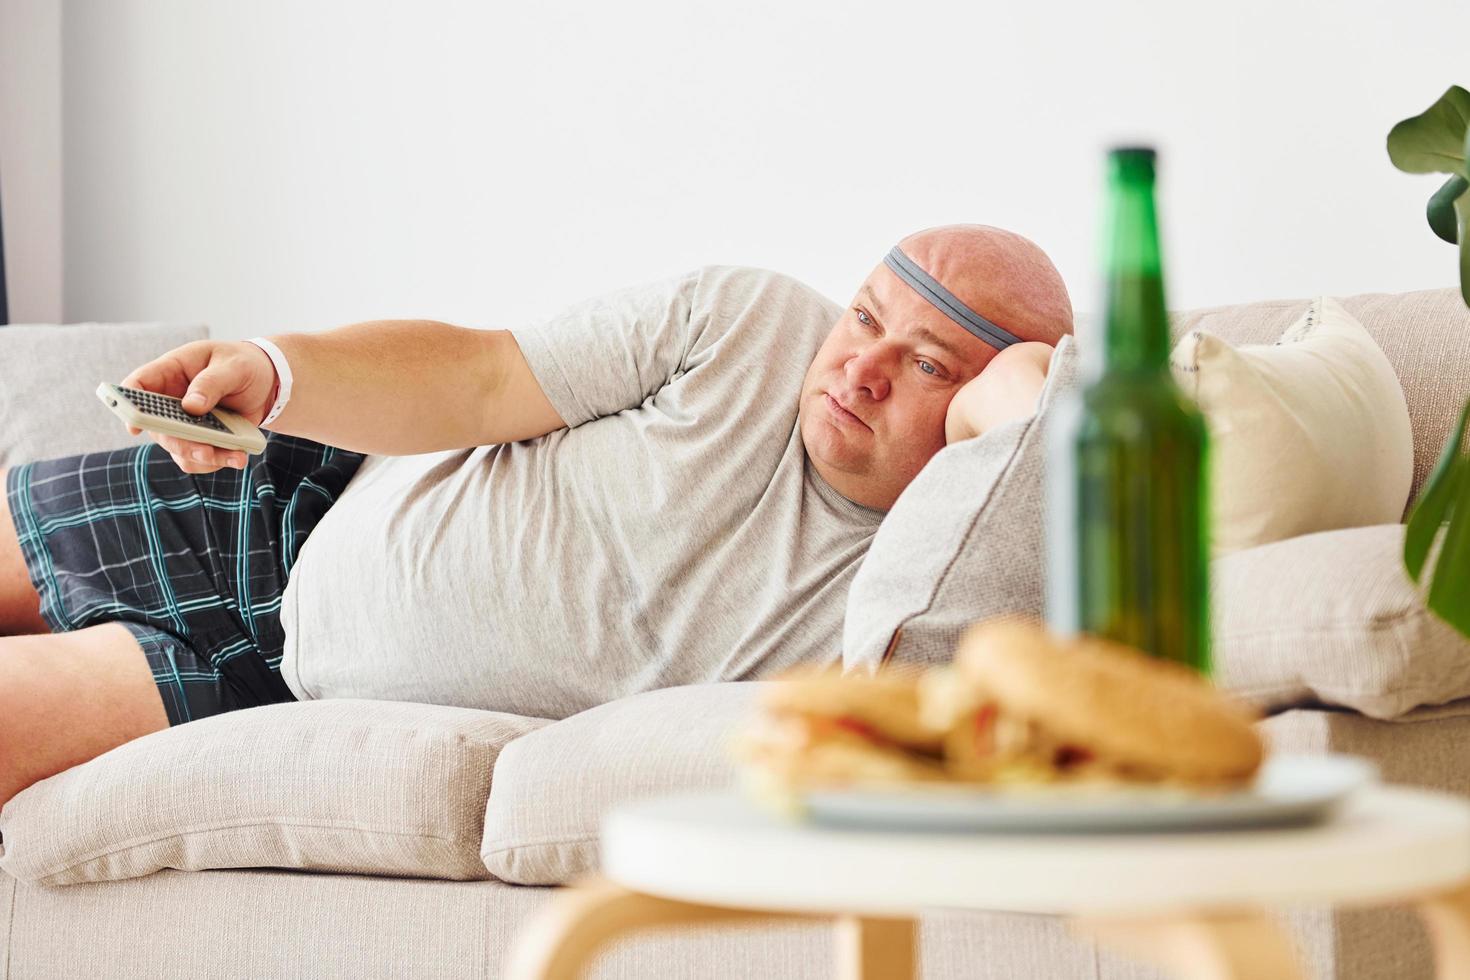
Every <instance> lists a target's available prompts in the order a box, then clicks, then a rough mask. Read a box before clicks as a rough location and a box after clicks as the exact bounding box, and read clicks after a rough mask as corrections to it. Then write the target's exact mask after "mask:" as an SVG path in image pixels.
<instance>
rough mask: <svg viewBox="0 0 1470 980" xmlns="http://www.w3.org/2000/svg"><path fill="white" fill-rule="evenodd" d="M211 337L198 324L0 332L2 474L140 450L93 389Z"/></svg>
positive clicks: (16, 328)
mask: <svg viewBox="0 0 1470 980" xmlns="http://www.w3.org/2000/svg"><path fill="white" fill-rule="evenodd" d="M208 336H209V328H207V327H205V326H201V325H198V324H168V323H78V324H71V325H67V326H57V325H51V324H17V325H15V326H9V327H0V419H4V420H5V425H4V426H3V427H0V468H4V467H9V466H15V465H17V464H20V463H25V462H29V461H31V460H36V459H52V458H55V457H58V456H72V455H76V454H78V453H86V452H99V451H102V450H106V449H119V448H122V447H124V446H130V445H137V444H139V442H140V440H139V438H138V437H135V436H130V435H128V432H127V430H126V429H125V428H123V425H122V423H121V422H119V421H118V419H117V417H116V416H114V415H113V414H112V413H110V412H108V411H107V410H106V408H104V407H103V405H102V403H101V402H99V401H98V400H97V397H96V396H95V395H94V394H93V392H94V391H95V390H96V388H97V384H98V382H101V381H114V382H116V381H121V380H122V379H123V378H124V377H126V376H127V375H128V373H129V372H130V371H132V370H133V368H135V367H137V366H138V365H140V364H143V363H145V362H147V361H150V360H152V359H153V358H155V357H157V356H158V355H159V354H162V353H164V352H165V351H168V350H172V349H173V348H175V347H178V346H179V345H181V344H187V343H189V342H190V341H194V340H202V339H204V338H206V337H208Z"/></svg>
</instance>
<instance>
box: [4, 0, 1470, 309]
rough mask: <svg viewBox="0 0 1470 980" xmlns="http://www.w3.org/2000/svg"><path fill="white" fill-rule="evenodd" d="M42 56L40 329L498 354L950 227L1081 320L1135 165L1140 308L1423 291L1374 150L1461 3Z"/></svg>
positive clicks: (1441, 269) (211, 42)
mask: <svg viewBox="0 0 1470 980" xmlns="http://www.w3.org/2000/svg"><path fill="white" fill-rule="evenodd" d="M3 2H4V3H6V4H14V3H17V2H21V0H3ZM62 39H63V55H64V57H63V72H62V74H63V79H64V134H65V162H66V167H65V181H64V188H65V232H64V241H65V289H64V309H65V316H66V317H67V318H68V319H71V320H77V319H93V318H96V319H135V318H136V319H166V320H203V321H207V322H209V323H210V324H211V325H212V326H213V327H214V329H215V331H216V333H217V334H218V335H222V336H247V335H250V334H253V333H257V332H275V331H281V330H297V329H320V328H324V327H328V326H333V325H336V324H339V323H345V322H351V321H353V320H358V319H367V318H374V317H391V316H424V317H434V318H440V319H445V320H450V321H453V322H459V323H466V324H476V325H484V326H494V325H508V324H511V323H516V322H519V321H522V320H523V319H525V318H529V317H534V316H539V315H543V314H546V313H550V312H552V311H553V310H555V309H556V308H558V307H560V306H561V305H563V304H565V303H567V302H570V301H572V300H574V299H577V298H580V297H583V296H586V295H590V294H593V293H596V292H598V291H601V290H604V289H609V288H613V287H616V286H619V285H622V284H625V283H629V282H635V281H640V280H646V279H651V278H654V277H658V276H662V275H665V274H671V273H674V272H677V271H680V270H682V269H684V268H687V267H692V266H695V265H699V264H702V263H706V262H731V263H749V264H755V265H764V266H769V267H773V268H778V269H781V270H783V271H787V272H790V273H793V274H795V275H797V276H799V277H801V278H803V279H805V280H806V281H808V282H810V283H812V284H813V285H815V286H817V287H818V288H820V289H822V290H823V291H825V292H827V293H828V294H829V295H831V296H833V297H834V298H836V299H838V300H842V301H845V300H846V299H847V298H848V297H849V296H850V294H851V291H852V289H853V288H854V287H855V286H856V284H857V283H858V281H859V280H860V279H861V278H862V276H863V275H865V274H866V273H867V271H868V270H869V269H870V268H871V267H872V265H873V264H874V263H876V262H877V261H878V260H879V259H880V258H881V256H882V254H883V252H884V251H885V250H886V249H887V248H888V247H889V245H890V244H891V243H892V242H893V241H894V240H895V239H897V238H898V237H900V236H901V235H902V234H904V233H906V232H908V231H911V230H915V229H918V228H921V227H925V226H928V225H932V224H937V223H943V222H950V221H984V222H990V223H994V224H999V225H1004V226H1007V227H1011V228H1014V229H1016V230H1018V231H1021V232H1022V233H1024V234H1027V235H1029V236H1030V237H1032V238H1034V239H1035V240H1036V241H1037V242H1039V243H1040V244H1041V245H1042V246H1043V247H1045V248H1046V249H1048V250H1049V251H1050V252H1051V254H1052V255H1053V257H1054V259H1055V260H1056V262H1057V264H1058V266H1059V267H1060V268H1061V270H1062V272H1063V274H1064V275H1065V276H1066V278H1067V279H1068V281H1069V283H1071V284H1072V287H1073V295H1074V303H1075V304H1076V305H1077V307H1078V308H1079V309H1086V308H1091V307H1095V306H1096V305H1097V299H1096V296H1095V293H1094V289H1093V270H1094V267H1095V264H1096V261H1097V255H1096V250H1095V241H1096V238H1097V225H1098V213H1097V208H1098V203H1099V193H1100V190H1101V178H1102V168H1101V164H1102V158H1101V154H1102V151H1103V149H1104V148H1105V147H1106V146H1107V145H1108V144H1110V143H1112V142H1116V141H1128V140H1140V139H1142V140H1152V141H1156V142H1157V143H1158V144H1159V145H1160V147H1161V150H1162V167H1163V171H1162V178H1161V179H1162V195H1163V197H1162V201H1163V208H1164V211H1163V218H1164V222H1165V236H1166V249H1167V255H1168V261H1169V267H1168V274H1169V285H1170V289H1171V296H1170V300H1171V305H1173V306H1176V307H1184V306H1196V305H1204V304H1212V303H1220V302H1235V301H1243V300H1253V299H1261V298H1266V297H1278V296H1300V295H1305V294H1307V293H1311V292H1316V291H1323V292H1330V293H1348V292H1361V291H1369V290H1405V289H1414V288H1423V287H1431V286H1446V285H1451V284H1452V283H1453V282H1454V270H1455V259H1454V253H1453V250H1452V249H1451V248H1450V247H1449V246H1447V245H1444V244H1442V243H1440V242H1439V241H1438V240H1437V239H1435V238H1434V237H1433V236H1432V235H1431V233H1430V232H1429V230H1428V228H1427V226H1426V225H1425V223H1424V218H1423V206H1424V202H1425V200H1426V199H1427V198H1428V196H1429V194H1430V193H1431V192H1432V191H1433V189H1434V188H1435V187H1436V186H1438V183H1437V181H1436V179H1435V178H1433V177H1420V178H1414V177H1409V176H1406V175H1403V174H1400V173H1398V172H1397V171H1395V170H1394V169H1393V168H1392V166H1391V165H1390V164H1389V162H1388V159H1387V156H1386V154H1385V152H1384V149H1383V142H1384V136H1385V134H1386V133H1387V131H1388V129H1389V127H1390V126H1391V125H1392V124H1393V123H1394V122H1396V121H1397V120H1399V119H1401V118H1403V117H1405V116H1407V115H1411V114H1413V113H1416V112H1419V111H1421V110H1422V109H1424V108H1425V107H1426V106H1428V105H1429V103H1430V102H1431V101H1433V100H1434V99H1435V98H1437V97H1438V96H1439V94H1440V93H1441V92H1442V91H1443V90H1444V89H1445V88H1446V87H1447V86H1448V85H1449V84H1450V83H1451V82H1459V83H1461V84H1470V57H1467V54H1470V4H1466V3H1465V2H1464V0H1418V2H1397V3H1390V2H1383V3H1369V2H1362V0H1337V2H1316V3H1305V2H1293V0H1270V2H1267V0H1246V2H1235V3H1210V4H1199V3H1188V2H1180V0H1136V2H1131V3H1106V4H1098V3H1077V4H1067V5H1058V4H1046V3H1037V4H1027V3H1025V2H1017V0H1012V2H1008V3H939V2H932V0H930V2H923V0H921V2H907V3H895V2H893V0H885V2H871V0H847V2H838V0H780V2H773V0H756V2H726V3H722V4H718V5H715V4H695V3H691V2H688V0H668V2H646V0H634V2H626V3H617V4H592V3H587V4H575V5H574V4H567V3H560V4H534V3H524V2H516V3H509V2H506V3H495V4H486V3H474V2H452V0H418V2H415V3H412V4H409V3H365V2H351V3H349V2H346V0H331V2H328V0H252V2H250V3H229V2H225V0H212V2H204V0H69V2H67V4H66V6H65V16H64V19H63V24H62ZM4 70H5V71H7V72H8V71H10V65H9V64H8V63H7V64H6V65H5V69H4ZM5 180H6V192H7V203H8V202H9V197H10V195H13V194H14V192H15V191H14V188H13V187H12V186H11V177H10V174H9V173H6V174H5ZM6 218H7V220H9V219H10V209H9V208H8V207H7V211H6ZM16 232H17V233H18V234H23V235H24V234H39V238H38V241H39V242H40V245H39V246H38V247H41V248H42V249H44V248H46V247H49V245H48V244H47V243H48V242H50V241H52V240H53V238H52V236H51V235H50V233H49V232H44V231H43V232H40V233H37V232H36V231H35V230H34V229H29V230H28V229H25V228H21V229H16ZM27 247H29V246H27ZM37 275H38V279H37V282H36V284H35V285H34V287H31V286H25V284H22V285H23V286H25V288H27V289H30V288H34V289H36V290H39V291H41V292H44V291H45V290H46V289H47V288H49V286H48V282H47V280H46V277H45V274H44V272H41V273H37ZM12 278H13V279H14V276H13V277H12Z"/></svg>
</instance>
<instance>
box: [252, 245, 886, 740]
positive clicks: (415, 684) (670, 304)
mask: <svg viewBox="0 0 1470 980" xmlns="http://www.w3.org/2000/svg"><path fill="white" fill-rule="evenodd" d="M840 315H841V308H840V307H838V306H836V305H835V304H833V303H832V302H831V301H830V300H828V299H826V298H824V297H823V296H821V295H820V294H819V293H817V292H816V291H814V290H812V289H811V288H810V287H808V286H805V285H803V284H801V283H800V282H797V281H796V280H794V279H791V278H789V277H787V276H782V275H778V274H776V273H773V272H768V271H765V270H760V269H747V268H733V267H721V266H715V267H708V268H704V269H700V270H698V271H697V272H693V273H690V274H689V275H686V276H681V277H679V278H677V279H673V280H670V281H666V282H660V283H654V284H651V285H646V286H639V287H634V288H632V289H626V290H622V291H619V292H617V293H614V294H611V295H609V296H605V297H600V298H597V299H594V300H590V301H587V302H584V303H580V304H578V305H576V306H574V307H572V308H571V309H569V310H567V311H565V312H564V313H561V314H559V315H558V316H556V317H553V318H552V319H551V320H549V321H547V322H545V323H543V324H540V325H538V326H536V327H532V328H527V329H524V330H516V331H513V333H514V335H515V338H516V341H517V342H518V343H519V344H520V347H521V350H522V352H524V354H525V356H526V359H527V361H528V362H529V363H530V365H531V370H532V371H533V372H534V373H535V375H536V378H537V380H538V381H539V382H540V384H541V387H542V388H543V389H544V390H545V391H546V394H547V397H549V398H550V400H551V403H552V405H553V406H555V407H556V410H557V411H558V412H559V413H560V414H561V416H562V418H563V419H565V420H566V422H567V424H568V426H569V428H566V429H561V430H558V431H556V432H552V433H549V434H548V435H545V436H542V437H541V438H539V439H531V440H528V441H525V442H518V443H511V444H506V445H498V446H482V447H479V448H476V449H469V450H454V451H449V452H439V453H427V454H423V455H416V456H371V457H369V458H368V459H367V460H365V461H364V463H363V465H362V467H361V469H360V470H359V471H358V473H357V474H356V475H355V476H354V477H353V478H352V480H351V481H350V482H349V483H348V485H347V488H346V490H345V491H344V492H343V494H342V496H341V498H340V499H339V500H338V501H337V502H336V504H334V505H333V506H332V508H331V509H330V510H329V511H328V512H327V513H326V515H325V516H324V517H323V519H322V521H321V523H320V524H318V525H317V527H316V528H315V529H314V530H313V531H312V532H311V536H310V537H309V538H308V539H307V542H306V544H305V545H304V546H303V548H302V551H301V554H300V557H299V558H298V561H297V564H296V566H295V567H294V568H293V569H292V572H291V577H290V581H289V583H288V584H287V587H286V591H285V595H284V597H283V599H282V605H281V618H282V622H283V625H284V627H285V633H286V646H285V655H284V660H283V662H282V674H283V676H284V677H285V679H286V683H287V684H288V685H289V686H290V688H291V690H292V691H294V692H295V693H296V696H297V697H300V698H328V697H357V698H381V699H385V700H401V701H420V702H430V703H436V704H450V705H464V706H470V707H476V708H484V709H490V710H497V711H510V712H515V713H519V714H528V715H537V716H541V717H549V718H561V717H565V716H567V715H570V714H573V713H575V712H577V711H581V710H583V709H586V708H589V707H592V706H593V705H596V704H600V703H603V702H606V701H611V700H614V699H616V698H619V697H623V696H625V695H628V694H633V693H636V692H638V691H645V690H649V689H652V688H659V687H669V686H673V685H678V684H693V683H699V682H705V681H717V680H740V679H747V678H752V677H759V676H764V675H767V674H769V673H772V672H774V671H777V670H779V669H781V668H783V667H787V666H790V665H791V664H794V663H797V662H835V661H837V660H839V659H840V657H841V648H842V617H843V608H844V604H845V602H846V596H847V589H848V585H849V584H850V583H851V581H852V577H853V574H854V573H855V572H856V571H857V568H858V565H859V564H860V563H861V561H862V557H863V555H864V553H865V552H866V551H867V548H868V544H869V542H871V540H872V538H873V534H874V532H875V531H876V530H877V527H878V523H879V520H880V519H881V517H882V514H881V513H880V512H879V511H875V510H872V509H869V508H866V507H862V506H860V505H858V504H855V503H853V502H851V501H850V500H848V499H847V498H845V497H843V496H841V495H840V494H838V493H837V492H836V491H835V490H833V489H832V488H831V487H830V486H828V485H827V483H826V482H825V481H824V480H823V479H822V478H821V477H820V476H819V475H818V474H817V472H816V471H815V469H813V468H812V466H811V464H810V463H809V462H808V460H807V456H806V451H805V449H804V448H803V446H802V441H801V433H800V430H799V429H798V427H797V405H798V396H799V394H800V391H801V383H802V379H803V377H804V376H805V374H806V369H807V366H808V365H809V364H810V363H811V360H812V357H813V356H814V355H815V354H816V351H817V348H818V347H820V346H821V343H822V341H823V339H824V338H825V337H826V335H827V331H828V330H829V329H830V328H831V326H832V324H834V323H835V322H836V321H837V319H838V317H839V316H840Z"/></svg>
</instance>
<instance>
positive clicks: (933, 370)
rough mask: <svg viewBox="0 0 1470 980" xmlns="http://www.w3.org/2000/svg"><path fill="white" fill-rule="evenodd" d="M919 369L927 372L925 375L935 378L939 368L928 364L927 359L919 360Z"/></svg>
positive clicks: (937, 375)
mask: <svg viewBox="0 0 1470 980" xmlns="http://www.w3.org/2000/svg"><path fill="white" fill-rule="evenodd" d="M919 370H920V371H923V372H924V373H925V374H927V375H929V376H931V377H935V378H937V377H939V369H938V368H937V367H935V366H934V365H933V364H930V363H929V362H928V361H920V362H919Z"/></svg>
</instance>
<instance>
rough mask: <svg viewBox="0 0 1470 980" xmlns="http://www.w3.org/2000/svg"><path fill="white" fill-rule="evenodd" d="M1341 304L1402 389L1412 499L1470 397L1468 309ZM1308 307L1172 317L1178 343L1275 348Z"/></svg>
mask: <svg viewBox="0 0 1470 980" xmlns="http://www.w3.org/2000/svg"><path fill="white" fill-rule="evenodd" d="M1340 302H1341V303H1342V305H1343V307H1344V308H1345V309H1346V310H1347V311H1348V313H1350V314H1352V315H1353V316H1354V317H1356V318H1357V320H1358V322H1359V323H1361V324H1362V325H1363V327H1364V329H1366V330H1367V331H1368V334H1369V336H1371V337H1372V338H1373V340H1374V341H1375V342H1376V343H1377V344H1378V346H1379V348H1380V349H1382V351H1383V353H1384V354H1385V355H1386V356H1387V357H1388V363H1389V364H1391V365H1393V369H1394V373H1395V374H1397V375H1398V379H1399V384H1400V385H1401V386H1402V387H1403V389H1404V398H1405V400H1406V401H1407V402H1408V404H1409V422H1410V425H1411V426H1412V428H1413V432H1414V482H1413V486H1412V488H1411V490H1410V500H1411V501H1412V499H1413V497H1414V496H1416V495H1417V494H1418V493H1419V489H1420V488H1421V487H1422V486H1423V485H1424V480H1425V479H1426V478H1427V477H1428V476H1429V471H1430V470H1431V469H1433V468H1434V462H1435V460H1436V459H1438V458H1439V453H1440V451H1441V450H1443V449H1444V445H1445V440H1446V439H1447V438H1448V436H1449V431H1450V428H1451V427H1452V426H1453V425H1454V422H1455V418H1456V414H1457V413H1458V412H1459V410H1460V406H1461V405H1463V404H1465V398H1466V397H1467V396H1470V309H1467V308H1466V306H1465V301H1464V300H1463V299H1461V297H1460V291H1459V290H1458V289H1428V290H1421V291H1419V292H1412V293H1363V294H1361V295H1357V296H1345V297H1340ZM1307 306H1308V301H1307V300H1305V299H1300V300H1278V301H1269V302H1261V303H1242V304H1239V305H1236V306H1215V307H1208V308H1203V309H1198V310H1188V311H1185V312H1182V313H1177V314H1175V315H1174V316H1173V318H1172V323H1171V329H1172V330H1173V333H1174V336H1175V338H1176V339H1178V338H1180V337H1183V336H1184V335H1185V334H1187V333H1189V332H1190V331H1191V330H1195V329H1203V330H1208V331H1209V332H1210V333H1213V334H1214V335H1216V336H1217V337H1220V338H1222V339H1224V340H1226V341H1228V342H1230V343H1231V344H1234V345H1237V346H1238V345H1240V344H1270V343H1274V342H1275V340H1276V338H1277V337H1280V336H1281V334H1282V333H1283V332H1284V331H1285V330H1286V329H1287V328H1288V327H1290V326H1291V325H1292V324H1293V323H1294V322H1296V320H1297V319H1298V318H1299V317H1301V315H1302V314H1303V313H1305V312H1306V309H1307ZM1080 332H1081V331H1080V328H1079V333H1080Z"/></svg>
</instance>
